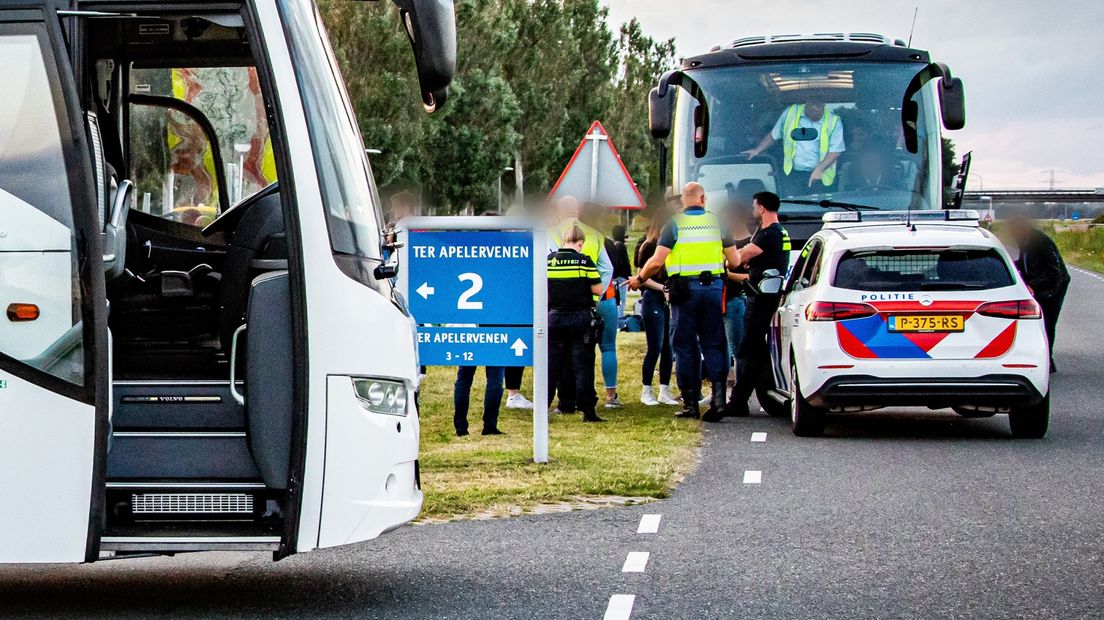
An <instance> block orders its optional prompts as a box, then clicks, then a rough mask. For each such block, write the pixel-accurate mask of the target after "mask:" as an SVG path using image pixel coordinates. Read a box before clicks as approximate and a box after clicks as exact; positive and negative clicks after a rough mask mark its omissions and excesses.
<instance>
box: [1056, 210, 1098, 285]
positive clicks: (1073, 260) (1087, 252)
mask: <svg viewBox="0 0 1104 620" xmlns="http://www.w3.org/2000/svg"><path fill="white" fill-rule="evenodd" d="M1097 219H1101V218H1097ZM1094 222H1095V220H1094ZM1047 233H1048V234H1049V235H1051V237H1052V238H1053V239H1054V242H1055V243H1057V244H1058V249H1059V251H1061V252H1062V258H1064V259H1065V260H1066V262H1067V263H1070V264H1072V265H1078V266H1081V267H1084V268H1086V269H1091V270H1093V271H1096V272H1097V273H1104V227H1100V226H1085V225H1081V226H1054V227H1052V228H1050V229H1049V230H1048V231H1047Z"/></svg>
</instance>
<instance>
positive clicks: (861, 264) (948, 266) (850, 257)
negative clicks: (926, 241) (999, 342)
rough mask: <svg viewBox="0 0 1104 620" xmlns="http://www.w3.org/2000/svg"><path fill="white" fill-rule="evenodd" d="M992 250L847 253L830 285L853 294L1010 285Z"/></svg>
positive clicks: (1007, 276) (1009, 273)
mask: <svg viewBox="0 0 1104 620" xmlns="http://www.w3.org/2000/svg"><path fill="white" fill-rule="evenodd" d="M1012 283H1013V280H1012V274H1011V272H1009V270H1008V265H1007V264H1006V263H1005V262H1004V259H1002V258H1001V256H1000V254H998V253H997V251H996V250H903V251H871V252H847V253H846V254H844V255H843V258H841V259H840V262H839V265H838V266H837V267H836V273H835V276H834V278H833V280H832V285H833V286H836V287H839V288H846V289H851V290H856V291H874V292H883V291H889V292H894V291H959V290H979V289H990V288H1000V287H1003V286H1011V285H1012Z"/></svg>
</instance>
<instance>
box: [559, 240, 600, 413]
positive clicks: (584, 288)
mask: <svg viewBox="0 0 1104 620" xmlns="http://www.w3.org/2000/svg"><path fill="white" fill-rule="evenodd" d="M585 240H586V233H584V232H583V229H582V228H580V227H579V225H578V224H571V225H570V226H569V227H568V228H567V229H566V230H565V231H564V232H563V236H562V238H561V241H560V249H558V250H556V251H555V252H552V253H550V254H549V255H548V387H549V390H548V404H549V406H551V404H552V400H553V399H554V398H555V396H556V394H555V392H556V391H558V390H559V389H560V386H561V384H562V383H565V382H570V383H571V385H572V388H573V391H574V404H575V406H576V407H577V408H578V410H579V411H581V412H582V413H583V421H584V422H601V421H602V419H601V418H599V417H598V415H597V413H595V411H594V407H595V405H597V403H598V395H597V394H596V393H595V392H594V344H595V341H596V340H597V339H598V337H599V334H598V333H597V330H596V329H595V325H594V320H595V315H594V296H595V295H598V294H600V293H601V292H602V290H603V287H602V278H601V276H600V275H599V273H598V268H597V267H596V266H595V265H594V261H592V260H591V259H590V257H588V256H587V255H585V254H583V253H582V250H583V243H584V241H585Z"/></svg>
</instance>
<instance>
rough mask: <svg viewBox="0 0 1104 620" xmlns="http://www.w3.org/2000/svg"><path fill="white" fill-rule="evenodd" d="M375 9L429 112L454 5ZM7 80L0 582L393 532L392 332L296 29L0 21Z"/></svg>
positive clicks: (351, 188)
mask: <svg viewBox="0 0 1104 620" xmlns="http://www.w3.org/2000/svg"><path fill="white" fill-rule="evenodd" d="M395 3H396V4H397V5H398V6H399V13H400V15H401V18H402V23H403V26H404V27H405V29H406V31H407V33H408V34H409V35H410V39H411V42H412V46H413V50H414V55H415V58H416V60H417V67H418V77H419V83H420V87H421V92H422V103H423V105H424V106H425V107H426V109H427V111H432V110H433V109H435V108H436V107H437V106H439V105H440V104H441V103H442V102H443V101H444V98H445V95H446V92H447V88H448V84H449V82H450V80H451V78H452V74H453V71H454V67H455V50H456V40H455V17H454V10H453V6H452V0H395ZM0 59H3V62H2V63H0V92H2V96H0V308H2V309H3V311H4V314H3V315H0V472H3V473H2V474H0V497H3V499H4V503H5V506H4V509H3V510H2V511H0V561H2V562H82V561H83V562H91V561H95V560H97V559H99V558H103V557H109V556H122V555H127V554H135V555H136V554H149V553H176V552H183V551H200V550H216V549H217V550H251V551H257V550H267V551H272V552H273V554H274V557H275V558H280V557H284V556H287V555H290V554H293V553H296V552H299V551H307V550H311V549H316V548H320V547H330V546H335V545H342V544H346V543H352V542H357V541H363V540H368V539H371V538H374V537H376V536H378V535H380V534H381V533H383V532H386V531H388V530H391V529H394V528H396V527H398V526H400V525H402V524H404V523H406V522H408V521H410V520H411V519H412V518H414V517H415V516H416V515H417V514H418V511H419V510H420V508H421V504H422V493H421V491H420V489H419V477H418V465H417V463H418V461H417V458H418V439H419V437H418V435H419V426H418V414H417V411H416V409H415V404H414V398H413V394H414V392H415V390H416V389H417V380H418V369H417V359H416V353H415V344H414V338H413V328H412V321H411V319H410V317H409V313H408V312H407V311H406V308H405V303H404V302H403V301H402V299H401V297H399V296H398V295H397V293H396V292H395V291H394V290H393V288H392V285H391V281H390V278H391V277H393V275H394V273H395V269H396V266H395V265H394V264H387V263H384V261H383V256H384V252H383V248H382V247H381V246H382V244H383V241H382V239H381V236H380V230H381V227H382V222H381V217H380V210H379V204H378V203H379V198H378V195H377V192H376V188H375V184H374V181H373V180H372V175H371V170H370V168H369V164H368V161H367V159H366V156H365V153H364V149H363V144H362V141H361V138H360V134H359V131H358V129H357V123H356V118H355V116H354V113H353V110H352V109H351V107H350V104H349V99H348V96H347V94H346V92H345V87H344V84H343V82H342V79H341V76H340V73H339V71H338V67H337V65H336V63H335V60H334V55H333V52H332V50H331V49H330V46H329V43H328V41H327V38H326V34H325V31H324V29H323V27H322V24H321V22H320V19H319V14H318V12H317V9H316V7H315V6H314V5H313V3H312V2H311V1H310V0H236V1H235V0H229V1H219V2H214V1H189V0H150V1H142V0H0ZM364 70H366V71H370V70H371V69H370V68H365V69H364ZM381 352H386V354H381Z"/></svg>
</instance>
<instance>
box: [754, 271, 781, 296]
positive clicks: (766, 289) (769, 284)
mask: <svg viewBox="0 0 1104 620" xmlns="http://www.w3.org/2000/svg"><path fill="white" fill-rule="evenodd" d="M782 281H783V278H782V274H781V273H779V272H778V270H777V269H768V270H766V271H764V272H763V278H762V279H761V280H759V292H760V293H762V294H764V295H777V294H779V293H780V292H782Z"/></svg>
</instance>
